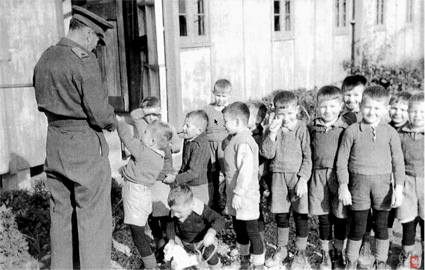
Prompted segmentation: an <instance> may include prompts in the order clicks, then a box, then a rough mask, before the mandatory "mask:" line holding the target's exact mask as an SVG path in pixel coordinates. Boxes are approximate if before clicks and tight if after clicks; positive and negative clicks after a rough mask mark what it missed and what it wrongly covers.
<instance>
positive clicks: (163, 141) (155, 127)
mask: <svg viewBox="0 0 425 270" xmlns="http://www.w3.org/2000/svg"><path fill="white" fill-rule="evenodd" d="M148 129H151V130H152V133H153V135H154V136H155V139H156V142H157V144H158V148H159V149H160V150H164V149H165V148H167V146H168V145H169V144H170V142H171V139H172V138H173V129H172V128H171V126H170V125H169V124H167V123H165V122H162V121H156V122H154V123H152V124H150V125H148Z"/></svg>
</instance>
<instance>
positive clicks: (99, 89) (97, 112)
mask: <svg viewBox="0 0 425 270" xmlns="http://www.w3.org/2000/svg"><path fill="white" fill-rule="evenodd" d="M80 75H81V78H82V79H81V89H82V100H83V104H84V110H85V113H86V114H87V116H88V120H89V122H90V124H92V125H94V126H98V127H100V128H102V129H106V130H108V131H113V130H115V129H116V127H117V120H116V118H115V114H114V108H113V107H112V106H111V105H110V104H109V101H108V92H107V90H106V88H105V87H104V85H103V83H102V74H101V73H100V68H99V65H98V63H97V61H96V60H95V59H92V58H90V59H87V60H85V61H84V63H83V70H82V71H81V74H80Z"/></svg>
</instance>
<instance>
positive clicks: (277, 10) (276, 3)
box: [274, 0, 280, 15]
mask: <svg viewBox="0 0 425 270" xmlns="http://www.w3.org/2000/svg"><path fill="white" fill-rule="evenodd" d="M274 14H275V15H280V1H279V0H278V1H274Z"/></svg>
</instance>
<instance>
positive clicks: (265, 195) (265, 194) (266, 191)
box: [263, 189, 270, 198]
mask: <svg viewBox="0 0 425 270" xmlns="http://www.w3.org/2000/svg"><path fill="white" fill-rule="evenodd" d="M269 196H270V191H268V190H267V189H266V190H264V191H263V197H264V198H267V197H269Z"/></svg>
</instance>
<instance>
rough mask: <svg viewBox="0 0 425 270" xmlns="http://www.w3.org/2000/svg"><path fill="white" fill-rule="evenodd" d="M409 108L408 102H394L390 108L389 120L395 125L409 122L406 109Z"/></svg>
mask: <svg viewBox="0 0 425 270" xmlns="http://www.w3.org/2000/svg"><path fill="white" fill-rule="evenodd" d="M408 108H409V104H408V102H401V101H398V102H394V103H393V104H391V107H390V118H391V121H393V122H394V123H395V124H398V125H402V124H404V123H406V121H407V120H409V114H408V112H407V109H408Z"/></svg>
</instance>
